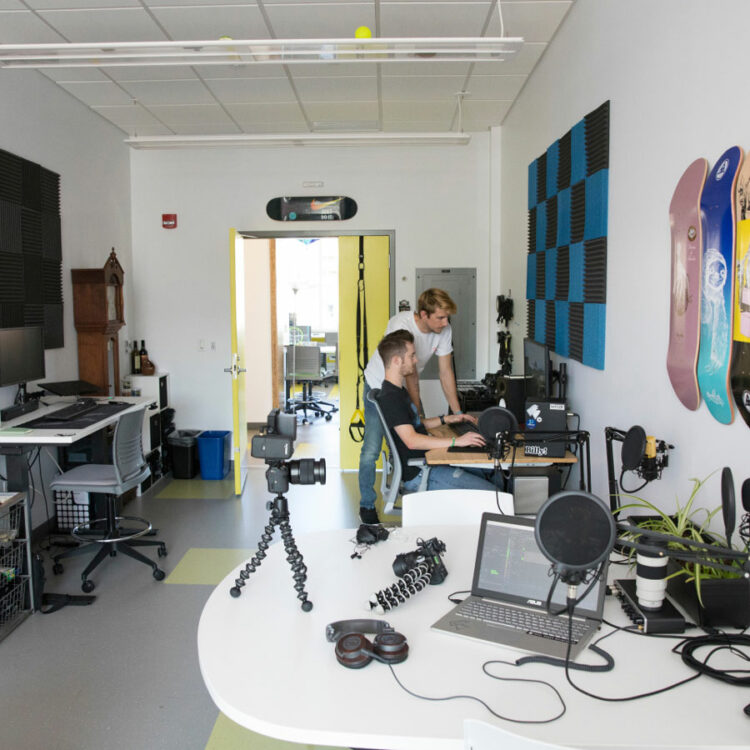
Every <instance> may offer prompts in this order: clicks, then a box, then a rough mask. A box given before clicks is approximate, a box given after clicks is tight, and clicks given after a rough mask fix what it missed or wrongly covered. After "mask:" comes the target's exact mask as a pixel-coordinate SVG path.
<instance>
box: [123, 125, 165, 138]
mask: <svg viewBox="0 0 750 750" xmlns="http://www.w3.org/2000/svg"><path fill="white" fill-rule="evenodd" d="M118 127H120V129H121V130H124V131H126V132H127V134H128V136H132V137H137V136H145V135H174V131H173V130H170V129H169V128H167V127H164V125H143V126H141V127H139V128H135V129H130V130H129V129H128V128H123V127H122V126H118Z"/></svg>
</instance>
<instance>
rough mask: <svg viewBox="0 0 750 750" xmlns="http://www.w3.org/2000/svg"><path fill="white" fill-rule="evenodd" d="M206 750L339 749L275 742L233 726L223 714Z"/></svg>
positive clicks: (335, 749) (281, 741)
mask: <svg viewBox="0 0 750 750" xmlns="http://www.w3.org/2000/svg"><path fill="white" fill-rule="evenodd" d="M206 750H341V748H333V747H322V746H320V745H298V744H297V743H295V742H285V741H284V740H275V739H273V738H272V737H266V736H265V735H263V734H257V733H256V732H251V731H250V730H249V729H245V728H244V727H241V726H240V725H239V724H235V723H234V722H233V721H232V720H231V719H228V718H227V717H226V716H224V714H219V716H218V718H217V719H216V723H215V724H214V728H213V731H212V732H211V736H210V737H209V738H208V743H207V744H206Z"/></svg>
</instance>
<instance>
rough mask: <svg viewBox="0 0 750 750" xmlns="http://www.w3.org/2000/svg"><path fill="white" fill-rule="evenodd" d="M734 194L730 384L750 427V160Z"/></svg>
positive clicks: (735, 400) (739, 408)
mask: <svg viewBox="0 0 750 750" xmlns="http://www.w3.org/2000/svg"><path fill="white" fill-rule="evenodd" d="M734 194H735V214H736V216H735V218H736V221H737V243H736V245H735V255H734V260H735V264H734V268H735V275H734V332H733V336H732V339H733V343H732V367H731V371H730V384H731V386H732V394H733V395H734V402H735V404H736V405H737V411H738V412H739V413H740V415H741V416H742V418H743V419H744V420H745V423H746V424H747V425H748V426H750V159H745V161H744V162H743V163H742V169H740V171H739V174H738V175H737V187H736V188H735V193H734Z"/></svg>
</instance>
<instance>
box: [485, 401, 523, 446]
mask: <svg viewBox="0 0 750 750" xmlns="http://www.w3.org/2000/svg"><path fill="white" fill-rule="evenodd" d="M477 427H478V428H479V432H480V433H481V434H482V437H483V438H484V439H485V440H486V441H487V442H488V443H493V442H495V440H496V439H497V434H498V433H499V432H518V420H517V419H516V415H515V414H513V412H512V411H511V410H510V409H506V408H505V407H503V406H490V407H489V408H488V409H485V410H484V411H483V412H482V413H481V414H480V415H479V419H478V420H477Z"/></svg>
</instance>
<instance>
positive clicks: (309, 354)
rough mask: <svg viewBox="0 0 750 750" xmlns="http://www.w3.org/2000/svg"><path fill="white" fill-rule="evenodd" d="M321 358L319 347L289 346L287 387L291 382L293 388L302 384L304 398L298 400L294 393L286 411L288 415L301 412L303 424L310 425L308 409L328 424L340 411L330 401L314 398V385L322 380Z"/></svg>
mask: <svg viewBox="0 0 750 750" xmlns="http://www.w3.org/2000/svg"><path fill="white" fill-rule="evenodd" d="M320 358H321V353H320V347H319V346H289V347H287V350H286V362H285V369H286V376H285V377H286V381H287V387H288V385H289V381H291V385H292V388H293V387H294V384H295V383H302V398H297V397H296V396H295V395H294V393H292V394H291V397H288V398H287V408H286V411H287V412H288V413H292V412H298V411H301V412H302V413H303V415H304V416H303V418H302V424H307V423H308V418H307V410H308V409H310V411H312V413H313V414H314V415H315V416H316V417H325V419H326V422H330V421H331V419H332V415H333V414H334V413H335V412H337V411H338V410H339V409H338V407H337V406H336V405H335V404H332V403H331V402H330V401H324V400H323V399H320V398H317V397H316V396H313V392H312V384H313V383H319V382H320V381H321V380H322V376H321V369H322V368H321V360H320Z"/></svg>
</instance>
